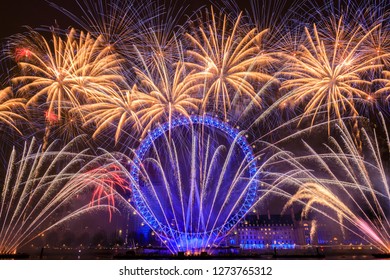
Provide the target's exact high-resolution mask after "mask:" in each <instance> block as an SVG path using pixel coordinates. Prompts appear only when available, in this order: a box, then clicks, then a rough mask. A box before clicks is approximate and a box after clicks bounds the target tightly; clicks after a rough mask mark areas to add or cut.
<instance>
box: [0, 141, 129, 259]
mask: <svg viewBox="0 0 390 280" xmlns="http://www.w3.org/2000/svg"><path fill="white" fill-rule="evenodd" d="M74 141H77V138H76V140H74ZM74 141H71V142H70V143H69V144H68V145H66V146H65V147H64V148H62V149H61V150H60V151H55V150H54V148H53V144H52V145H50V146H49V147H48V149H47V150H46V151H45V152H42V151H41V149H40V148H38V150H37V152H36V153H34V150H36V143H35V140H33V141H32V142H31V144H30V145H25V148H24V151H23V153H22V156H21V158H20V159H18V158H17V152H16V151H15V150H13V152H12V154H11V157H10V160H9V163H8V168H7V173H6V176H5V178H4V180H2V182H1V184H0V190H1V195H0V221H1V222H0V253H1V254H10V253H11V254H12V253H15V252H16V251H17V249H18V248H20V247H21V246H23V245H25V244H26V243H28V242H29V241H31V240H33V239H34V238H36V237H37V236H39V235H41V234H42V233H44V232H46V231H48V230H50V229H52V228H54V227H56V226H57V225H59V224H61V223H63V222H65V221H68V220H70V219H73V218H75V217H78V216H80V215H82V214H84V213H87V212H91V211H94V210H98V209H107V207H108V208H109V209H110V211H113V210H116V209H115V207H114V205H113V203H112V202H113V197H114V195H115V192H116V186H117V184H116V183H122V181H121V180H119V179H118V176H117V174H116V173H117V169H115V168H106V167H108V166H113V165H115V164H114V162H112V161H111V162H110V161H109V159H110V157H111V156H107V155H102V157H95V156H93V157H91V156H88V154H87V153H86V151H83V152H80V153H72V152H70V151H69V149H70V147H71V146H72V145H73V144H74ZM102 160H103V162H105V164H104V163H103V164H101V165H100V167H99V168H100V169H99V168H98V169H92V171H91V170H90V168H91V167H92V166H94V165H96V162H99V161H100V162H101V161H102ZM104 160H105V161H104ZM81 163H83V164H84V165H82V164H81ZM103 174H104V175H103ZM91 187H93V188H95V187H98V188H96V190H95V193H98V195H95V196H94V197H93V201H92V202H91V203H88V202H87V203H86V204H84V205H82V206H81V207H78V206H77V207H75V209H72V211H70V213H68V212H66V211H59V210H60V209H61V207H62V206H64V205H66V204H67V203H69V202H71V201H74V200H75V199H76V197H77V196H78V195H79V194H81V193H83V192H84V191H86V190H87V189H90V188H91ZM105 199H107V200H108V202H109V203H108V204H105V203H100V201H104V200H105ZM110 213H111V212H110Z"/></svg>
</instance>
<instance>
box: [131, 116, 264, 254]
mask: <svg viewBox="0 0 390 280" xmlns="http://www.w3.org/2000/svg"><path fill="white" fill-rule="evenodd" d="M131 176H132V203H133V205H134V206H135V207H136V209H137V210H138V212H139V213H140V215H141V216H142V218H143V219H144V220H145V222H146V223H147V224H148V225H149V226H150V227H151V228H152V229H153V231H154V232H156V233H157V234H158V235H159V237H160V239H161V240H164V242H165V243H166V245H167V246H168V247H169V248H171V250H172V251H181V250H194V249H195V250H199V249H202V248H207V247H210V246H213V245H215V244H216V243H218V241H219V240H220V239H221V238H222V237H223V236H225V235H226V233H228V231H229V230H230V229H231V228H232V227H233V226H235V225H236V224H237V222H238V221H239V220H240V219H241V218H242V217H243V216H244V215H245V214H246V213H247V212H248V210H249V209H250V208H251V207H252V206H253V204H254V202H255V200H256V198H257V188H258V180H257V177H258V170H257V167H256V160H255V157H254V154H253V151H252V149H251V147H250V146H249V144H248V142H247V140H246V138H245V137H244V136H243V135H242V134H241V133H240V132H239V131H238V130H237V129H234V128H232V127H231V126H230V125H228V124H227V123H224V122H222V121H220V120H218V119H215V118H212V117H209V116H191V117H190V118H186V117H181V118H176V119H174V120H173V121H172V122H171V123H165V124H163V125H161V126H159V127H158V128H156V129H154V130H153V131H151V132H150V133H149V134H148V136H147V137H146V138H145V139H144V140H143V141H142V142H141V144H140V146H139V148H138V149H137V150H136V151H135V157H134V160H133V165H132V167H131Z"/></svg>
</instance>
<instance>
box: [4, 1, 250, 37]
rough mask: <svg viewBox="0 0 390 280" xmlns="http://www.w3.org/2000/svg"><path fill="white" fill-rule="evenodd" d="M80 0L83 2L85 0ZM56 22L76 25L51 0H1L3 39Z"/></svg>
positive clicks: (192, 5)
mask: <svg viewBox="0 0 390 280" xmlns="http://www.w3.org/2000/svg"><path fill="white" fill-rule="evenodd" d="M79 1H80V2H82V1H83V0H79ZM89 1H91V0H89ZM51 2H53V3H55V4H58V5H60V6H62V7H64V8H66V9H68V10H71V11H73V12H75V13H77V12H79V11H80V9H79V7H78V5H77V3H76V0H53V1H51ZM167 2H169V1H167ZM180 2H183V1H180ZM180 2H178V3H180ZM218 2H222V1H214V3H218ZM237 2H241V3H240V6H241V7H243V8H245V6H249V1H237ZM186 3H187V4H186ZM209 3H210V1H208V0H196V1H193V0H192V1H190V0H187V1H184V4H183V6H187V5H188V6H189V9H188V11H189V12H190V11H192V10H195V9H196V8H199V7H201V6H203V5H209ZM80 15H81V13H80ZM55 22H57V24H58V25H59V27H61V28H62V29H66V28H67V27H69V26H71V25H73V26H74V25H75V24H74V22H73V21H72V20H71V19H69V18H68V17H66V16H65V15H64V14H62V13H61V12H60V11H58V10H56V9H55V8H52V7H51V6H50V4H49V2H48V1H45V0H3V1H0V38H2V39H3V38H5V37H7V36H10V35H12V34H15V33H18V32H23V31H25V30H26V29H25V28H24V27H23V26H25V25H28V26H30V27H33V28H37V27H40V26H51V25H53V24H54V23H55Z"/></svg>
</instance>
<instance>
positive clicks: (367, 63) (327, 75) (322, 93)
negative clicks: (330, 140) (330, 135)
mask: <svg viewBox="0 0 390 280" xmlns="http://www.w3.org/2000/svg"><path fill="white" fill-rule="evenodd" d="M336 26H337V27H336V30H335V31H336V33H335V34H334V37H332V38H331V40H330V43H329V42H328V40H329V38H326V37H327V36H329V34H325V35H324V34H322V33H321V32H320V31H319V30H318V29H317V26H316V25H315V24H314V26H313V29H312V32H310V31H309V29H308V28H305V32H306V36H307V40H308V44H307V45H302V46H301V50H300V51H299V53H298V54H297V55H295V56H294V55H288V60H289V61H290V62H289V63H288V66H287V68H286V70H285V71H283V73H284V74H285V75H287V76H288V77H289V78H288V79H287V80H285V81H284V82H283V83H282V86H281V90H287V98H288V100H290V101H292V102H294V104H300V103H306V105H305V109H304V110H305V112H304V114H303V117H305V116H308V115H309V114H311V113H313V112H314V114H313V116H312V125H313V123H314V121H315V118H316V116H317V113H318V110H319V109H320V108H321V106H325V107H326V111H327V115H328V121H330V120H331V119H333V118H336V119H338V120H339V121H340V122H341V120H342V117H343V116H344V115H345V114H346V113H347V114H348V113H349V114H351V115H355V116H356V115H358V111H357V110H356V108H355V103H356V102H355V101H354V98H359V100H361V101H365V100H366V99H367V98H368V97H369V94H368V93H366V91H365V90H364V88H365V87H367V86H370V85H371V82H370V81H368V80H365V79H364V74H365V73H367V72H368V71H370V70H374V69H378V68H380V67H382V64H377V63H376V61H377V57H374V58H370V57H367V55H365V53H364V52H362V51H361V50H360V49H359V47H361V45H362V43H363V42H364V41H366V39H367V37H368V36H369V34H371V32H372V31H373V30H375V28H374V29H372V30H370V31H369V32H368V33H367V34H366V35H364V36H362V37H359V36H360V35H361V34H360V32H359V31H360V30H359V29H356V30H354V31H353V32H352V33H351V34H350V37H349V39H348V40H347V41H345V34H346V30H345V28H346V27H345V26H344V23H343V19H342V18H340V20H339V21H338V23H337V25H336ZM355 41H357V43H355ZM333 115H334V117H333ZM328 128H329V129H330V123H329V126H328Z"/></svg>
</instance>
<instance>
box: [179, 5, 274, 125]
mask: <svg viewBox="0 0 390 280" xmlns="http://www.w3.org/2000/svg"><path fill="white" fill-rule="evenodd" d="M198 22H199V24H200V26H199V29H197V30H195V31H194V34H187V38H188V40H189V41H190V43H191V45H193V47H194V50H188V51H187V56H188V60H189V61H186V62H185V65H186V66H188V67H189V68H192V69H195V70H196V73H195V74H194V75H193V76H192V79H193V80H195V81H196V82H197V83H198V84H200V85H202V86H204V94H203V102H202V108H203V110H206V108H207V106H208V105H210V103H211V104H213V106H214V110H215V112H219V110H222V113H223V116H224V118H225V119H227V116H228V111H229V109H230V108H231V106H232V103H234V101H235V99H239V98H240V97H241V96H246V97H248V98H249V99H250V101H251V102H252V103H253V104H255V105H256V106H258V107H259V106H260V104H261V98H260V96H259V95H258V94H257V91H256V89H255V87H254V86H253V84H254V83H257V82H267V81H269V80H273V79H274V78H273V77H272V75H269V74H267V73H266V71H265V69H266V68H267V66H269V65H270V64H271V63H273V62H275V58H273V57H272V55H271V54H269V53H266V52H264V51H263V50H262V49H260V48H259V45H261V41H262V37H263V36H264V34H265V33H266V32H267V30H263V31H261V32H258V31H257V29H256V28H253V29H251V30H250V31H249V32H247V33H246V34H241V33H240V30H239V27H240V25H241V24H242V14H240V15H239V16H238V17H237V19H236V21H235V22H234V23H232V26H230V23H231V22H230V21H229V20H228V17H227V16H226V15H225V16H224V17H223V20H222V22H219V21H218V19H217V17H216V15H215V13H214V11H213V10H211V21H210V23H206V24H204V23H203V21H202V20H201V19H199V20H198ZM230 28H231V29H230ZM229 30H231V31H229ZM241 36H242V37H241Z"/></svg>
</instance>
